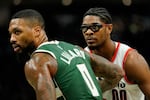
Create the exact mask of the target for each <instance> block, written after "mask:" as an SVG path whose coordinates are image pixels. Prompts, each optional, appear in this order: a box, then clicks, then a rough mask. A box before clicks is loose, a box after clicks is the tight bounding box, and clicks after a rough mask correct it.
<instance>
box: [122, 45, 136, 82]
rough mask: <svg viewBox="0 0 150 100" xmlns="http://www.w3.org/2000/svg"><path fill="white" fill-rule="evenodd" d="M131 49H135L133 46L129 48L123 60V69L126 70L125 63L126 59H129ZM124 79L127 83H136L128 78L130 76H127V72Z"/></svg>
mask: <svg viewBox="0 0 150 100" xmlns="http://www.w3.org/2000/svg"><path fill="white" fill-rule="evenodd" d="M131 50H133V48H129V49H128V50H127V52H126V53H125V56H124V58H123V62H122V66H123V70H125V68H124V67H125V66H124V63H125V61H126V59H127V56H128V54H129V51H131ZM124 79H125V80H126V82H127V83H129V84H134V82H131V81H129V80H128V78H127V76H126V73H125V76H124Z"/></svg>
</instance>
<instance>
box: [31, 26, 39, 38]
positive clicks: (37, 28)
mask: <svg viewBox="0 0 150 100" xmlns="http://www.w3.org/2000/svg"><path fill="white" fill-rule="evenodd" d="M33 32H34V36H35V37H38V36H39V35H40V32H41V27H40V26H35V27H33Z"/></svg>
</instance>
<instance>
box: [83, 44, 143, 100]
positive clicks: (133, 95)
mask: <svg viewBox="0 0 150 100" xmlns="http://www.w3.org/2000/svg"><path fill="white" fill-rule="evenodd" d="M115 44H116V50H115V53H114V55H113V57H112V60H111V61H112V62H113V63H114V64H118V65H120V67H121V68H122V69H124V62H125V60H126V57H127V56H128V52H129V51H130V50H132V48H131V47H129V46H128V45H126V44H123V43H120V42H115ZM85 50H86V51H88V52H90V50H89V48H88V47H86V48H85ZM133 73H134V72H133ZM103 100H144V94H143V93H142V91H141V90H140V89H139V87H138V85H137V84H133V83H132V82H129V81H128V79H127V77H126V75H125V76H124V77H123V78H122V79H121V80H120V82H119V83H118V85H117V86H116V87H115V88H113V89H111V90H108V91H106V92H104V93H103Z"/></svg>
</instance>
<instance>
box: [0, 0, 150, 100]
mask: <svg viewBox="0 0 150 100" xmlns="http://www.w3.org/2000/svg"><path fill="white" fill-rule="evenodd" d="M90 7H105V8H107V9H108V11H109V12H110V14H111V15H112V18H113V23H114V31H113V33H112V38H113V39H114V40H118V41H121V42H124V43H126V44H129V45H130V46H132V47H134V48H136V49H137V50H138V51H139V52H140V53H141V54H142V55H143V56H144V57H145V59H146V60H147V61H148V63H149V64H150V45H149V43H150V38H149V34H150V12H149V8H150V0H0V46H1V47H0V68H1V69H0V100H35V94H34V91H33V90H32V88H31V87H30V86H29V84H28V83H27V81H26V80H25V77H24V71H23V63H19V62H18V61H17V60H16V57H15V54H14V53H13V51H12V48H11V46H10V44H9V34H8V22H9V19H10V17H11V15H12V14H13V13H14V12H16V11H18V10H21V9H24V8H32V9H36V10H38V11H39V12H40V13H42V15H43V16H44V19H45V21H46V31H47V33H48V36H49V38H50V39H57V40H64V41H67V42H70V43H73V44H77V45H80V46H82V47H84V46H85V45H86V44H85V42H84V39H83V36H82V33H81V31H80V25H81V21H82V15H83V13H84V12H85V11H86V10H88V9H89V8H90Z"/></svg>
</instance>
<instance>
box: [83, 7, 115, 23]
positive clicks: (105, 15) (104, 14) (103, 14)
mask: <svg viewBox="0 0 150 100" xmlns="http://www.w3.org/2000/svg"><path fill="white" fill-rule="evenodd" d="M87 15H94V16H98V17H100V19H101V20H102V21H103V22H104V23H106V24H111V23H112V18H111V16H110V14H109V12H108V10H107V9H106V8H103V7H94V8H90V9H89V10H88V11H86V12H85V14H84V15H83V17H85V16H87Z"/></svg>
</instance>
